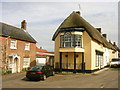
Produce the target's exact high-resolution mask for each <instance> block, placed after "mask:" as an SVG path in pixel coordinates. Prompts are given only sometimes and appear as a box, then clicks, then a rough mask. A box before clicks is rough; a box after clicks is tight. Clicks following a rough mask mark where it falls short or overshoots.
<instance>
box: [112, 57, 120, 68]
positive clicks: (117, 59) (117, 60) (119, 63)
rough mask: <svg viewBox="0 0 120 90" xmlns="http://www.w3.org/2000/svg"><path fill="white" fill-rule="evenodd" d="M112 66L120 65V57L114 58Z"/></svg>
mask: <svg viewBox="0 0 120 90" xmlns="http://www.w3.org/2000/svg"><path fill="white" fill-rule="evenodd" d="M110 67H120V58H113V59H112V61H111V62H110Z"/></svg>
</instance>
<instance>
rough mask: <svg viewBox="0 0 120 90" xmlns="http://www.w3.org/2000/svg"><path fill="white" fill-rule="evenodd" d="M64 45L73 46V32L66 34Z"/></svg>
mask: <svg viewBox="0 0 120 90" xmlns="http://www.w3.org/2000/svg"><path fill="white" fill-rule="evenodd" d="M64 47H71V34H70V33H66V34H65V35H64Z"/></svg>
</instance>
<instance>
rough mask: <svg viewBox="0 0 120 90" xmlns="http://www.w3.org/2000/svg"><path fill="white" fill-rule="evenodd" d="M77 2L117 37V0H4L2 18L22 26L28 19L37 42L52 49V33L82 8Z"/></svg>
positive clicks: (95, 22)
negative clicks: (84, 0)
mask: <svg viewBox="0 0 120 90" xmlns="http://www.w3.org/2000/svg"><path fill="white" fill-rule="evenodd" d="M78 4H80V6H81V9H80V11H81V16H82V17H83V18H84V19H86V20H87V21H88V22H89V23H90V24H92V25H93V26H94V27H101V28H102V31H103V33H107V34H108V37H109V39H111V40H112V41H117V37H118V35H117V33H118V28H117V26H118V25H117V20H118V13H117V8H118V7H117V2H114V3H113V2H112V3H110V2H107V3H104V2H101V3H98V2H80V3H78V1H77V2H75V3H70V2H62V3H59V2H4V3H2V21H3V22H5V23H8V24H11V25H13V26H17V27H20V22H21V21H22V20H24V19H25V20H27V30H28V32H29V33H30V34H31V35H32V36H33V37H34V38H35V39H36V40H37V41H38V46H42V47H44V48H45V49H47V50H48V51H49V50H50V51H53V50H54V43H53V42H52V36H53V34H54V33H55V31H56V30H57V28H58V27H59V25H60V24H61V23H62V22H63V21H64V19H65V18H66V17H67V16H69V14H70V13H72V11H74V10H79V7H78Z"/></svg>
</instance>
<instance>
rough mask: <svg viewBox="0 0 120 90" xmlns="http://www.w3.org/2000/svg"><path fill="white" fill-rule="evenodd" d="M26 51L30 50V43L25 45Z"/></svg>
mask: <svg viewBox="0 0 120 90" xmlns="http://www.w3.org/2000/svg"><path fill="white" fill-rule="evenodd" d="M25 50H30V43H28V42H27V43H25Z"/></svg>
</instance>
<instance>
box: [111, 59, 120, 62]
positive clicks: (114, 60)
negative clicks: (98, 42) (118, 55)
mask: <svg viewBox="0 0 120 90" xmlns="http://www.w3.org/2000/svg"><path fill="white" fill-rule="evenodd" d="M116 61H120V59H112V62H116Z"/></svg>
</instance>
